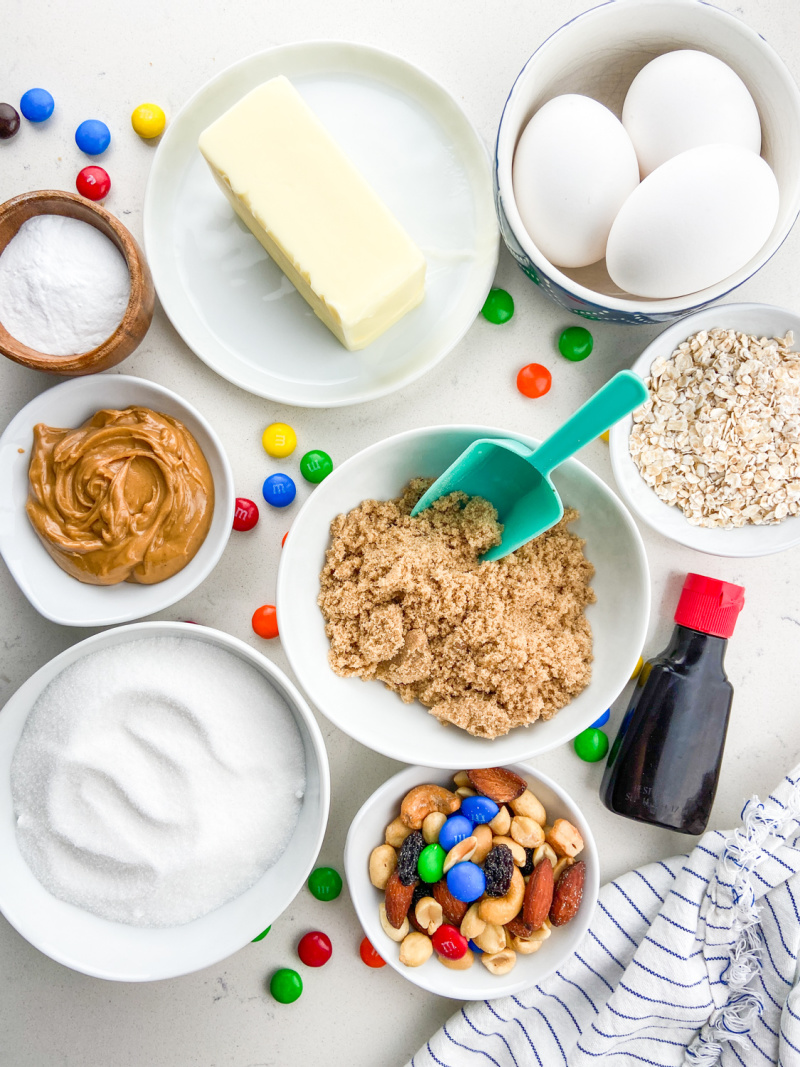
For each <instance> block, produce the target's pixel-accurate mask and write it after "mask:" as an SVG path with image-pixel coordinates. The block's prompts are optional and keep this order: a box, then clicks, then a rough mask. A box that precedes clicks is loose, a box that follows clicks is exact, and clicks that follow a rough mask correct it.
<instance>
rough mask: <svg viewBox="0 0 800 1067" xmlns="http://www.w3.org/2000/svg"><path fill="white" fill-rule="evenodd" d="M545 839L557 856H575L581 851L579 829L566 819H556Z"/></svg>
mask: <svg viewBox="0 0 800 1067" xmlns="http://www.w3.org/2000/svg"><path fill="white" fill-rule="evenodd" d="M546 840H547V843H548V845H550V847H551V848H552V849H553V851H554V852H555V854H556V855H557V856H577V855H578V853H579V852H582V851H583V838H582V837H581V833H580V830H579V829H578V827H577V826H573V825H572V823H571V822H568V821H567V820H566V819H556V821H555V822H554V823H553V826H552V829H551V830H550V833H549V834H547V837H546Z"/></svg>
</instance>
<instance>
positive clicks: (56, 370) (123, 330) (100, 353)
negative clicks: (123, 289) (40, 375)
mask: <svg viewBox="0 0 800 1067" xmlns="http://www.w3.org/2000/svg"><path fill="white" fill-rule="evenodd" d="M38 215H63V216H65V217H67V218H76V219H78V221H81V222H85V223H86V224H87V225H89V226H94V228H95V229H96V230H99V231H100V233H102V234H103V235H104V236H105V237H107V238H108V239H109V240H110V241H112V243H113V244H114V245H115V247H116V248H117V250H118V251H119V252H120V254H121V255H122V256H123V258H124V260H125V264H126V266H127V268H128V274H129V277H130V294H129V296H128V303H127V304H126V306H125V311H124V313H123V316H122V318H121V319H120V321H119V323H118V324H117V326H116V328H115V329H114V331H113V333H111V334H109V336H108V337H107V338H106V339H105V340H104V341H101V343H100V344H99V345H96V346H95V347H94V348H91V349H88V350H87V351H85V352H76V353H74V354H71V355H65V356H54V355H49V354H48V353H46V352H40V351H39V350H38V349H36V348H30V347H29V346H28V345H26V344H23V343H22V342H21V341H19V340H18V339H17V338H16V337H14V336H13V334H10V333H9V332H8V330H6V329H5V327H4V326H3V324H2V323H1V322H0V354H2V355H4V356H6V357H7V358H8V359H10V360H13V361H14V362H15V363H20V364H22V365H23V366H25V367H32V368H34V369H35V370H41V371H45V372H48V373H51V374H77V375H80V374H92V373H94V372H95V371H100V370H104V369H105V368H107V367H111V366H114V365H115V364H116V363H121V362H122V360H123V359H126V358H127V357H128V356H129V355H130V354H131V352H133V351H134V349H136V348H137V347H138V345H139V344H141V342H142V341H143V340H144V337H145V334H146V333H147V331H148V329H149V328H150V323H151V322H152V319H153V310H154V307H155V288H154V286H153V279H152V277H151V275H150V267H149V266H148V263H147V260H146V259H145V256H144V253H143V252H142V250H141V248H140V247H139V245H138V244H137V242H136V239H135V238H134V236H133V234H132V233H131V232H130V230H129V229H128V228H127V226H125V224H124V223H123V222H121V221H120V220H119V219H118V218H117V217H116V215H112V214H111V212H110V211H108V209H107V208H104V207H103V206H102V205H101V204H98V203H95V202H94V201H92V200H87V199H86V198H85V197H83V196H78V195H77V194H76V193H70V192H67V191H66V190H64V189H35V190H33V191H31V192H28V193H20V194H19V195H18V196H13V197H11V199H10V200H6V201H5V202H4V203H2V204H0V225H2V224H3V223H4V222H10V223H11V225H13V226H14V232H13V233H12V234H11V235H10V237H9V241H11V240H12V239H13V238H14V237H16V235H17V233H19V230H20V227H21V226H22V225H23V223H25V222H27V221H28V219H30V218H34V217H35V216H38ZM7 243H8V242H5V243H3V245H2V247H0V254H2V252H3V251H4V250H5V247H6V244H7Z"/></svg>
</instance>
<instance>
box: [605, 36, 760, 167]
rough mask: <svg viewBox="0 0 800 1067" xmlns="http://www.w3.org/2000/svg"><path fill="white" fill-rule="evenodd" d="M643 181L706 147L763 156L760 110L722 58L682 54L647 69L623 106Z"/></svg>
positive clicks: (690, 52)
mask: <svg viewBox="0 0 800 1067" xmlns="http://www.w3.org/2000/svg"><path fill="white" fill-rule="evenodd" d="M622 125H623V126H624V127H625V129H626V130H627V131H628V134H629V135H630V138H631V141H633V147H634V148H635V149H636V155H637V156H638V158H639V169H640V171H641V176H642V177H643V178H645V177H646V176H647V175H648V174H649V173H650V172H651V171H653V170H655V169H656V167H660V166H661V164H662V163H666V161H667V160H668V159H672V157H673V156H677V155H679V154H680V153H681V152H686V151H687V150H688V149H690V148H697V147H699V146H700V145H703V144H721V143H723V142H724V143H725V144H736V145H740V146H741V147H742V148H749V149H750V151H751V152H755V153H756V155H758V153H759V152H760V151H761V123H760V121H759V118H758V109H757V108H756V105H755V102H754V100H753V98H752V96H751V95H750V93H749V91H748V89H747V86H746V85H745V84H744V82H743V81H742V79H741V78H740V77H739V75H738V74H736V73H735V71H733V70H731V68H730V67H729V66H728V65H727V64H726V63H723V62H722V60H721V59H717V58H716V57H715V56H710V55H708V53H707V52H696V51H694V50H692V49H681V50H679V51H677V52H666V53H665V54H664V55H663V56H659V57H658V58H657V59H654V60H652V61H651V62H650V63H648V64H647V66H646V67H643V68H642V69H641V70H640V71H639V73H638V74H637V75H636V77H635V78H634V79H633V81H632V82H631V87H630V89H628V95H627V96H626V97H625V103H624V105H623V107H622Z"/></svg>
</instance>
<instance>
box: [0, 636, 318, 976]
mask: <svg viewBox="0 0 800 1067" xmlns="http://www.w3.org/2000/svg"><path fill="white" fill-rule="evenodd" d="M123 634H124V635H126V636H125V638H124V639H123V640H115V638H117V637H118V636H119V635H123ZM131 634H133V637H132V638H131V637H130V636H129V635H131ZM181 635H186V636H189V637H191V638H194V639H197V640H201V641H207V642H208V643H210V644H213V645H215V646H216V647H222V648H224V649H225V650H226V651H227V652H229V653H230V654H231V655H235V656H238V658H239V659H242V660H244V662H246V663H249V664H250V665H251V666H252V667H253V668H254V669H255V670H257V671H259V672H260V673H261V674H262V675H263V676H266V678H267V679H268V681H269V683H270V684H271V685H273V686H274V687H275V688H276V689H277V690H278V692H280V693H282V694H283V696H284V697H285V699H286V702H287V704H289V705H290V708H291V710H292V713H293V714H296V715H298V716H299V718H300V719H302V721H303V723H304V725H305V728H306V729H307V731H308V736H309V738H310V741H311V750H312V751H313V754H314V758H315V761H316V764H317V769H318V773H319V804H320V813H321V816H322V817H321V819H320V825H319V827H318V829H317V834H316V837H315V840H314V846H313V849H312V853H313V854H312V855H311V857H310V859H309V861H308V862H307V863H306V865H305V869H303V870H302V872H301V874H300V875H299V876H298V877H295V878H294V879H292V881H291V888H292V891H291V894H290V895H289V896H288V899H287V900H286V903H285V904H284V905H283V906H282V907H281V909H280V910H279V911H278V912H277V913H275V915H274V916H273V917H272V918H269V915H268V912H267V909H265V912H264V913H265V916H266V918H267V919H269V922H266V921H265V926H266V925H270V924H271V923H272V922H274V921H275V919H277V918H278V917H279V916H280V915H281V914H283V912H284V911H285V910H286V908H288V907H289V906H290V905H291V903H292V902H293V900H294V899H295V897H296V896H297V894H298V893H299V892H300V890H301V889H302V887H303V885H304V883H305V881H306V879H307V877H308V875H309V874H310V873H311V870H312V869H313V866H314V864H315V863H316V860H317V858H318V856H319V852H320V849H321V847H322V842H323V839H324V836H325V831H326V829H327V823H328V817H329V814H330V765H329V761H328V753H327V749H326V747H325V740H324V738H323V736H322V731H321V729H320V727H319V724H318V723H317V721H316V718H315V716H314V714H313V712H312V710H311V708H310V707H309V705H308V702H307V701H306V700H305V698H304V697H303V695H302V693H301V692H300V691H299V689H298V688H297V686H296V685H295V684H294V683H293V682H292V681H291V679H290V678H289V677H288V676H287V675H286V674H285V673H284V671H282V670H281V668H280V667H278V666H277V664H275V663H273V662H272V661H271V660H270V659H268V658H267V657H266V656H265V655H263V653H261V652H259V651H258V650H257V649H255V648H252V647H251V646H250V645H248V644H247V643H246V642H244V641H242V640H240V639H239V638H237V637H234V636H233V635H232V634H228V633H225V631H223V630H217V629H215V628H214V627H210V626H200V625H196V624H194V623H186V622H172V621H170V620H166V619H163V620H157V621H152V622H135V623H129V624H128V625H126V626H118V627H114V628H112V629H108V630H103V631H102V632H100V633H97V634H92V636H91V637H87V638H85V639H84V640H83V641H79V642H78V643H77V644H74V645H70V646H69V648H66V649H65V650H64V651H63V652H60V653H59V654H58V655H57V656H54V657H53V658H52V659H50V660H48V661H47V662H46V663H43V664H42V666H41V667H39V668H38V669H37V670H36V671H34V673H33V674H31V675H30V677H29V678H27V679H26V680H25V681H24V682H23V683H22V685H21V686H20V687H19V688H18V689H17V690H16V691H15V692H14V693H12V695H11V697H9V700H8V702H7V704H6V706H5V708H4V712H5V714H4V715H1V716H0V742H2V747H5V738H4V735H5V734H6V733H9V734H10V735H12V737H13V748H14V750H16V745H17V743H18V741H19V737H20V736H21V733H22V730H23V728H24V726H25V723H26V721H27V719H28V715H29V714H30V711H31V708H32V706H33V703H34V702H35V700H36V699H37V698H38V696H39V695H40V694H41V692H42V691H43V690H44V688H45V686H46V684H47V681H46V682H44V683H43V684H42V676H43V675H44V676H47V680H48V681H49V680H50V678H51V677H56V676H57V675H58V674H60V673H61V672H62V671H63V670H64V669H65V668H66V667H68V666H70V665H71V664H72V663H76V662H77V661H78V660H79V659H81V658H83V656H85V655H87V654H90V653H91V652H94V651H95V650H96V646H99V647H100V648H103V647H116V646H117V645H122V644H125V643H127V642H128V641H130V640H131V639H132V640H137V639H139V638H140V637H157V636H181ZM209 635H211V636H210V637H209ZM53 668H55V671H53ZM12 718H13V719H16V720H18V721H15V722H13V723H12V722H11V720H12ZM12 755H13V754H12ZM4 870H6V867H5V865H4V864H3V865H0V913H1V914H2V915H3V916H4V918H5V919H6V920H7V922H8V923H9V924H10V925H11V926H13V927H14V929H15V930H16V931H17V933H18V934H20V936H21V937H23V938H25V940H26V941H27V942H28V943H29V944H31V945H33V946H34V948H36V949H38V950H39V951H40V952H42V953H44V955H46V956H49V957H50V959H53V960H55V961H56V962H57V963H60V964H62V965H63V966H65V967H69V968H70V969H71V970H74V971H78V972H80V973H82V974H88V975H90V976H91V977H94V978H102V979H105V980H107V981H118V982H148V981H157V980H161V979H165V978H178V977H181V976H182V975H184V974H192V973H194V972H195V971H198V970H201V969H203V968H205V967H210V966H213V965H214V964H215V963H219V962H220V961H221V960H224V959H227V957H228V956H231V955H233V953H235V952H238V951H239V950H240V949H242V948H244V947H245V946H246V945H247V944H248V943H249V942H250V941H251V940H252V937H248V938H247V939H246V940H245V941H243V942H241V941H240V939H239V938H238V937H237V938H234V939H233V941H230V942H229V943H228V944H226V945H225V947H224V949H223V950H222V951H218V950H215V951H214V952H213V953H211V954H210V956H209V958H208V959H207V960H204V961H202V962H199V963H197V962H196V963H193V964H192V965H191V966H190V967H189V968H188V969H187V968H186V967H185V966H181V965H179V966H177V967H176V966H174V965H173V963H172V961H173V960H174V958H175V957H174V956H173V955H172V954H167V955H166V956H165V957H159V962H160V963H161V966H159V964H158V963H156V962H155V961H154V963H153V964H152V965H151V968H152V970H153V972H154V973H150V974H147V975H142V974H141V973H139V972H134V973H131V972H130V971H129V970H128V971H125V970H124V968H120V969H119V970H118V971H116V972H115V973H111V972H110V971H103V970H102V969H101V968H98V967H90V966H83V967H81V966H78V965H77V963H76V961H75V960H74V959H73V958H71V957H70V956H69V954H68V953H67V951H66V950H63V949H59V948H57V947H56V946H54V945H53V943H52V942H50V941H47V940H46V939H44V938H43V937H41V936H39V935H38V933H37V926H36V915H35V913H34V914H33V917H32V920H31V921H29V920H28V918H27V917H26V914H23V915H22V916H20V914H19V913H18V912H14V911H12V912H11V914H9V912H8V911H7V910H6V906H4V900H3V872H4ZM268 870H269V868H268ZM266 873H267V872H265V874H266ZM262 877H263V876H262ZM260 880H261V879H258V880H257V881H256V882H255V883H254V885H253V886H251V887H250V889H247V890H245V892H244V893H242V894H240V895H239V896H238V897H234V898H233V899H232V900H229V901H226V902H225V903H224V904H221V905H220V906H219V907H218V908H215V909H214V910H213V911H211V912H208V913H206V915H201V916H200V917H199V918H197V919H194V920H192V922H190V923H184V924H182V925H181V926H177V927H166V928H164V929H165V934H167V935H168V934H169V933H170V932H171V931H174V930H183V929H188V928H189V927H191V926H192V925H194V924H199V923H202V922H203V921H204V920H206V919H208V917H209V916H214V915H216V914H217V913H219V912H220V911H221V910H222V909H231V910H233V909H234V907H235V905H236V904H237V902H238V901H240V900H241V899H242V898H243V897H244V896H245V894H247V893H250V892H251V890H252V889H253V888H254V887H255V886H257V885H258V883H259V881H260ZM53 899H54V900H55V901H57V907H59V908H61V907H63V908H64V909H65V912H66V913H68V912H69V911H70V910H72V909H76V910H79V911H80V912H81V913H82V914H83V915H88V916H91V919H90V920H89V921H91V922H92V923H93V924H94V922H95V921H96V923H97V924H98V928H101V927H102V926H106V925H108V924H111V925H112V926H126V924H124V923H115V922H112V921H111V920H109V919H104V918H101V917H100V916H95V915H93V914H92V913H91V912H87V911H85V910H84V909H79V908H77V906H76V905H73V904H69V903H67V902H66V901H61V900H59V898H57V897H53ZM126 928H127V929H136V928H135V927H126ZM148 929H151V930H152V929H157V928H153V927H151V928H148ZM156 972H157V973H156Z"/></svg>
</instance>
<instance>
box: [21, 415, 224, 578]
mask: <svg viewBox="0 0 800 1067" xmlns="http://www.w3.org/2000/svg"><path fill="white" fill-rule="evenodd" d="M28 477H29V480H30V494H29V496H28V502H27V505H26V510H27V512H28V518H29V519H30V520H31V523H32V524H33V528H34V529H35V530H36V533H37V534H38V535H39V537H40V538H41V540H42V543H43V544H44V547H45V548H46V549H47V551H48V552H49V553H50V555H51V556H52V557H53V559H54V560H55V561H56V563H57V564H58V565H59V567H61V568H62V569H63V570H65V571H66V572H67V574H71V575H72V577H73V578H77V579H78V580H79V581H81V582H87V583H89V584H90V585H116V584H117V583H118V582H139V583H141V584H143V585H152V584H154V583H155V582H163V581H164V579H165V578H170V577H172V575H173V574H176V573H177V572H178V571H179V570H181V569H182V568H183V567H185V566H186V564H187V563H188V562H189V560H191V559H192V557H193V556H194V555H195V553H196V552H197V550H198V549H199V548H200V546H201V545H202V543H203V541H204V540H205V537H206V534H207V533H208V528H209V526H210V525H211V519H212V516H213V514H214V480H213V478H212V476H211V471H210V470H209V468H208V463H207V462H206V459H205V456H204V455H203V453H202V452H201V450H200V446H199V445H198V444H197V442H196V441H195V439H194V438H193V437H192V435H191V434H190V433H189V431H188V430H187V429H186V427H185V426H184V425H183V423H181V422H179V421H178V420H177V419H173V418H171V417H170V416H169V415H162V414H159V413H158V412H156V411H151V410H150V409H149V408H139V407H130V408H126V409H125V410H124V411H98V412H97V414H96V415H93V416H92V417H91V418H90V419H89V420H88V421H87V422H85V423H84V424H83V425H82V426H80V427H78V429H76V430H60V429H56V428H54V427H52V426H45V425H44V424H43V423H39V424H38V425H37V426H35V427H34V431H33V454H32V456H31V463H30V468H29V470H28Z"/></svg>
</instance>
